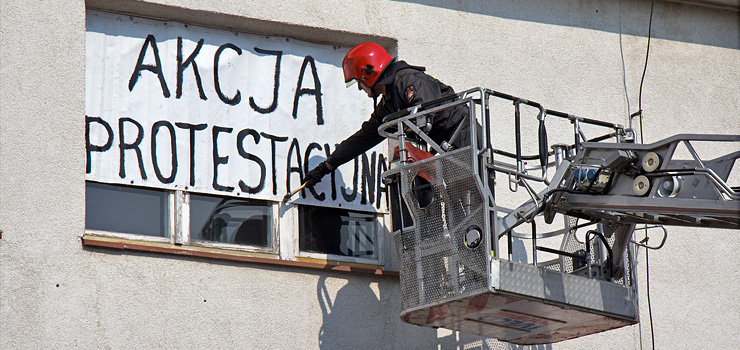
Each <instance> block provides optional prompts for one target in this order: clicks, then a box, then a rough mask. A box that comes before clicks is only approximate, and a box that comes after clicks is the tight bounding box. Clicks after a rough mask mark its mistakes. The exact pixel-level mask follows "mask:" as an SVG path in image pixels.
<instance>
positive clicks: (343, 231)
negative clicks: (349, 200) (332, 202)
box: [298, 206, 378, 258]
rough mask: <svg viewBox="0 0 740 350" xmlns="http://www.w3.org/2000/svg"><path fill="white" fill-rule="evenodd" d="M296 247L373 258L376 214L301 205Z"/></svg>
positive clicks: (324, 252) (309, 250) (375, 240)
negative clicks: (298, 244)
mask: <svg viewBox="0 0 740 350" xmlns="http://www.w3.org/2000/svg"><path fill="white" fill-rule="evenodd" d="M298 215H299V221H300V226H299V230H300V231H299V235H300V250H302V251H308V252H316V253H323V254H333V255H340V256H351V257H361V258H377V257H378V253H377V246H376V242H377V236H378V233H377V232H378V228H377V227H378V226H377V223H376V216H375V215H373V214H368V213H361V212H353V211H349V210H344V209H336V208H323V207H312V206H301V207H300V208H299V212H298Z"/></svg>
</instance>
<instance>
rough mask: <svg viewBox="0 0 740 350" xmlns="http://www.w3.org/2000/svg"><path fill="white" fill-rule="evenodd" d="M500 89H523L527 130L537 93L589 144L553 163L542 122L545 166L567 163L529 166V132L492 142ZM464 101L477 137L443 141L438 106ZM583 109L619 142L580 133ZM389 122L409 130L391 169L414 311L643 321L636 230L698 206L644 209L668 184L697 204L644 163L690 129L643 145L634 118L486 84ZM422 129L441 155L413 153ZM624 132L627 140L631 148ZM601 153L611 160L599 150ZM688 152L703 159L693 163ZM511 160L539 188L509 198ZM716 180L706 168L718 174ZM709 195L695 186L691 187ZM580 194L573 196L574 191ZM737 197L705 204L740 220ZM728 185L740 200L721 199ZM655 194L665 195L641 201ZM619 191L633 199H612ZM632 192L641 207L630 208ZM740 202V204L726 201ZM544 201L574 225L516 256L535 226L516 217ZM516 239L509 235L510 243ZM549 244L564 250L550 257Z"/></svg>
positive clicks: (602, 327)
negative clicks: (497, 180)
mask: <svg viewBox="0 0 740 350" xmlns="http://www.w3.org/2000/svg"><path fill="white" fill-rule="evenodd" d="M492 97H496V98H504V99H508V100H510V101H513V103H514V106H515V107H516V119H517V120H516V124H517V130H516V131H517V133H518V132H520V130H519V107H520V105H525V104H526V105H529V106H532V107H535V108H537V109H538V110H539V111H540V112H539V116H538V119H539V120H540V121H541V122H543V121H544V117H545V115H555V116H559V117H562V118H566V119H570V121H571V122H572V123H573V124H575V130H576V132H575V137H576V144H575V145H572V146H565V147H561V149H560V151H562V150H565V154H560V155H559V156H558V157H557V161H556V163H557V164H555V163H548V158H549V157H548V154H547V144H546V143H547V141H546V133H544V130H543V127H542V128H541V130H540V150H544V152H545V154H542V153H540V155H539V156H538V157H536V158H540V159H541V164H542V168H543V169H544V168H547V166H548V164H550V165H553V167H552V168H555V171H554V174H552V177H551V178H548V179H545V175H544V174H545V173H546V171H545V170H543V176H536V175H533V174H532V173H531V171H527V169H525V168H524V167H523V162H522V159H523V157H524V156H522V155H521V149H520V147H519V144H518V143H519V140H518V139H517V150H516V152H515V154H514V153H506V152H501V151H497V150H494V149H492V148H491V147H490V144H491V142H490V141H489V140H490V137H491V136H490V133H489V132H487V131H486V128H487V125H490V120H489V117H490V116H489V113H488V105H489V98H492ZM457 105H466V106H467V108H468V111H469V112H470V114H469V116H468V118H467V120H466V121H465V122H466V123H470V126H471V127H470V128H469V131H470V135H469V136H470V138H471V139H472V140H473V141H472V142H471V143H472V145H471V146H467V147H463V148H459V149H454V148H452V147H450V145H448V144H446V143H444V144H437V143H435V142H434V141H432V140H431V139H430V138H429V137H428V136H427V135H426V131H428V125H429V123H428V118H430V117H432V116H433V115H434V114H435V113H437V112H439V111H440V110H442V109H445V108H452V107H454V106H457ZM583 122H593V123H595V124H597V125H600V126H604V127H607V128H611V129H613V130H614V132H613V134H612V136H614V137H615V138H616V140H617V142H616V143H611V144H610V145H609V146H606V147H600V145H601V144H602V143H600V142H581V141H588V140H585V139H583V140H579V137H582V136H583V133H582V132H581V130H579V123H583ZM541 126H542V123H541ZM480 130H483V131H484V132H480ZM379 132H380V133H381V135H384V136H386V137H388V138H390V139H394V140H396V141H398V146H399V148H400V151H399V154H400V157H399V159H398V160H396V161H395V162H393V163H392V164H391V169H390V170H388V171H386V172H385V173H384V174H383V178H384V182H385V183H386V184H387V185H388V186H389V187H390V194H391V211H392V213H393V220H392V221H393V231H394V232H393V236H394V241H395V246H396V249H397V253H398V257H399V266H400V267H399V269H400V282H401V294H402V305H401V307H402V311H401V319H402V320H403V321H404V322H407V323H410V324H415V325H419V326H427V327H434V328H447V329H452V330H458V331H462V332H466V333H472V334H478V335H482V336H486V337H491V338H496V339H499V340H503V341H507V342H511V343H515V344H545V343H553V342H558V341H563V340H567V339H572V338H577V337H581V336H585V335H589V334H593V333H598V332H602V331H606V330H610V329H615V328H619V327H623V326H627V325H632V324H635V323H637V322H638V321H639V312H638V301H637V291H636V290H637V289H636V283H635V282H636V276H635V271H634V256H633V255H634V253H633V250H632V245H630V244H629V242H630V240H631V237H632V233H633V231H634V229H635V225H636V224H642V223H653V224H661V223H665V224H682V222H679V221H676V220H679V219H682V220H686V217H687V216H690V214H688V213H687V212H688V210H682V212H681V213H680V216H677V215H672V216H661V215H658V214H656V213H652V214H649V215H643V214H644V213H646V212H649V211H650V210H653V211H654V209H655V208H654V207H655V205H654V204H655V203H657V202H655V201H658V200H659V199H661V198H667V199H668V200H670V201H671V203H674V205H673V207H678V208H679V209H686V208H688V207H690V205H689V204H687V203H680V205H675V203H677V201H678V200H680V197H681V196H680V195H678V196H677V195H676V194H675V193H665V192H666V191H668V192H671V189H670V188H668V189H664V190H663V192H661V193H658V189H656V188H652V189H651V190H650V191H646V193H641V194H635V193H633V192H632V191H633V188H632V184H633V183H634V182H635V181H636V180H635V179H634V178H633V177H635V178H636V177H637V175H638V173H639V172H643V173H644V172H645V171H644V170H639V169H638V168H639V163H640V161H641V160H642V158H645V155H646V154H649V153H651V152H652V151H656V152H653V153H656V157H657V158H656V159H658V158H660V159H663V160H664V161H665V163H664V164H665V166H664V168H665V167H670V165H669V163H670V162H669V161H668V160H669V158H670V154H668V153H666V152H667V151H671V152H672V150H673V149H675V147H674V146H675V144H676V143H677V142H681V141H682V140H684V139H681V138H678V139H671V140H668V141H666V142H663V143H660V144H658V145H657V146H655V147H653V148H650V147H647V146H644V145H634V143H632V142H631V140H630V130H625V129H624V128H622V127H621V126H619V125H612V124H609V123H603V122H599V121H592V120H589V119H585V118H578V117H575V116H572V115H568V114H565V113H560V112H557V111H551V110H546V109H544V108H542V106H540V105H539V104H537V103H534V102H531V101H527V100H524V99H519V98H516V97H513V96H510V95H506V94H502V93H498V92H495V91H491V90H484V89H473V90H468V91H466V92H463V93H460V94H458V96H457V98H456V99H454V100H449V99H448V100H446V101H441V102H438V103H437V104H436V105H435V104H426V105H422V106H417V107H413V108H411V109H409V110H406V111H403V112H402V113H400V114H396V115H392V116H390V117H388V118H386V121H385V123H384V124H383V125H382V126H381V127H380V129H379ZM579 134H580V135H579ZM409 135H412V136H409ZM454 137H459V135H457V134H456V135H455V136H453V138H454ZM543 137H544V140H543ZM410 139H414V140H415V141H417V142H418V143H419V144H422V145H424V146H426V147H428V148H429V149H430V150H431V152H434V153H435V156H431V154H427V155H426V156H422V157H412V156H409V155H413V154H418V153H419V151H418V150H417V149H416V148H415V147H413V146H412V145H411V144H409V143H407V141H409V140H410ZM735 139H737V140H735ZM733 140H734V141H740V138H738V137H731V138H730V141H733ZM725 141H726V140H725ZM543 143H544V145H543ZM615 144H622V145H625V147H626V150H625V149H624V147H622V148H620V147H619V146H613V145H615ZM554 148H557V147H554ZM661 152H663V153H661ZM494 154H505V155H508V156H510V157H513V158H514V159H515V160H516V164H513V165H507V164H505V163H503V162H498V161H494V160H493V155H494ZM551 154H552V152H551ZM614 154H616V156H614ZM596 155H598V157H596ZM657 155H660V156H659V157H658V156H657ZM651 156H652V154H651ZM737 157H738V154H731V155H730V156H728V157H727V159H725V160H724V161H722V160H720V161H716V162H714V163H721V164H726V163H727V162H730V161H734V159H735V158H737ZM594 159H601V161H599V162H598V163H597V164H595V163H594ZM699 163H701V161H700V162H699ZM710 163H711V162H710ZM730 163H731V162H730ZM702 164H703V163H702ZM680 165H681V167H682V168H689V165H690V164H686V163H685V162H684V163H680ZM730 167H731V166H730ZM725 168H726V167H725ZM723 169H724V168H723ZM638 170H639V171H638ZM651 170H652V171H655V169H651ZM725 170H727V169H725ZM589 171H591V173H589ZM497 172H498V173H506V174H507V175H508V176H509V180H510V181H514V182H515V184H516V186H521V187H522V188H524V189H525V190H526V192H527V193H529V196H530V197H531V199H530V200H529V201H527V202H525V203H524V204H522V205H521V206H519V207H518V208H516V209H514V210H511V211H509V212H503V211H502V210H501V209H500V208H501V207H499V206H497V205H496V201H495V196H494V188H495V186H494V181H493V180H494V174H495V173H497ZM630 172H632V173H630ZM727 172H729V170H728V171H727ZM625 173H626V174H627V175H625ZM693 174H694V175H696V173H693ZM648 175H649V174H648ZM679 175H680V174H678V173H676V174H674V173H671V172H670V171H667V172H665V173H663V174H661V175H660V176H658V175H655V176H652V177H650V176H648V177H650V179H651V180H648V184H647V185H648V186H649V185H650V183H657V182H659V181H660V180H659V179H670V178H671V176H679ZM683 175H685V176H689V175H688V174H683ZM698 176H700V177H701V174H699V175H698ZM586 177H589V178H590V179H591V180H590V181H589V182H586V183H584V182H583V181H582V179H584V178H586ZM611 177H613V178H611ZM594 178H596V180H594ZM702 178H703V177H702ZM710 180H711V179H710ZM710 180H706V179H705V180H702V181H705V182H706V183H708V184H710V185H712V184H714V183H716V181H714V180H712V181H710ZM719 180H720V182H722V179H719ZM724 180H726V176H724ZM696 181H698V180H695V181H694V182H696ZM713 181H714V182H713ZM528 182H541V185H543V186H546V187H545V188H544V189H543V190H542V191H541V192H539V193H535V191H534V189H533V187H532V186H530V185H528ZM673 182H676V181H674V180H671V184H672V183H673ZM704 184H705V183H704V182H702V184H701V185H704ZM510 188H511V185H510ZM627 191H629V193H627ZM728 191H729V193H730V196H733V195H736V192H735V191H734V190H733V189H731V188H728ZM588 194H593V196H591V197H588ZM607 194H608V195H611V196H613V197H612V198H611V199H610V200H607V199H605V198H606V197H603V196H606V195H607ZM695 195H696V194H695V193H693V192H692V193H690V194H689V197H693V196H695ZM568 196H571V198H572V199H573V203H571V201H568V200H566V199H567V198H568ZM602 197H603V198H602ZM653 197H655V198H653ZM727 197H728V196H727V195H722V194H720V195H718V196H715V197H712V198H705V199H704V200H705V201H706V202H708V203H709V202H711V203H715V204H717V205H719V206H717V205H715V207H713V208H710V209H712V210H715V211H717V210H716V209H720V210H718V211H717V212H723V214H721V215H719V216H717V215H715V216H712V215H708V214H707V213H703V214H701V215H699V214H696V215H694V216H695V217H698V219H697V220H705V221H704V222H703V223H705V224H706V223H707V222H709V223H713V224H716V227H729V228H733V227H740V222H737V220H735V221H733V219H732V218H733V217H737V215H738V213H740V209H737V203H738V202H737V200H736V199H737V198H727ZM589 198H591V199H590V200H592V201H593V198H597V200H596V203H599V204H600V205H601V208H597V209H592V208H590V206H589V205H588V201H589ZM723 198H724V199H729V200H732V201H733V202H731V204H729V205H728V204H726V203H719V202H721V199H723ZM576 200H578V202H576ZM584 201H585V203H584ZM645 201H647V202H648V204H651V205H644V206H640V205H641V203H645ZM574 203H581V204H580V205H578V204H574ZM608 203H617V204H619V205H620V207H619V208H610V207H609V204H608ZM627 206H629V207H635V208H638V209H636V211H641V212H636V211H635V210H632V211H630V210H627V209H626V207H627ZM728 207H732V208H735V209H730V210H726V208H728ZM723 210H724V211H723ZM733 210H735V211H733ZM537 214H539V215H540V217H542V216H544V217H545V220H546V221H547V222H549V223H551V222H552V221H553V217H554V216H555V214H565V215H562V216H561V217H562V218H563V226H564V229H562V230H560V234H562V235H563V239H562V243H561V244H560V247H559V249H553V248H548V247H545V246H544V245H542V244H538V241H537V239H538V238H542V237H543V235H542V234H540V235H538V234H537V233H536V229H535V227H534V225H533V228H532V233H531V237H529V239H531V241H532V248H531V250H530V253H531V254H532V260H531V261H530V262H529V263H527V262H522V261H521V260H516V259H513V258H512V250H513V249H512V236H515V237H521V236H516V235H517V233H516V232H515V230H514V229H515V228H516V227H519V226H520V225H522V224H527V223H532V221H533V220H534V217H535V215H537ZM705 214H706V215H705ZM575 218H580V219H585V220H586V221H587V223H581V224H580V225H579V224H578V223H577V221H576V220H575ZM650 218H652V219H654V220H651V219H650ZM696 222H700V221H696ZM589 224H591V225H592V227H593V229H591V230H589V231H588V233H587V234H586V239H585V240H584V239H581V240H579V239H577V237H576V236H575V232H576V231H577V230H578V229H580V228H582V227H585V226H587V225H589ZM696 226H700V225H699V224H697V225H696ZM520 235H521V234H520ZM525 238H526V237H525ZM499 240H501V241H502V242H503V244H501V245H500V244H499ZM507 243H508V247H505V246H504V245H506V244H507ZM504 248H507V249H506V251H505V252H504ZM538 251H539V252H543V251H544V252H548V253H550V254H557V256H558V258H557V259H554V260H550V261H541V262H538V261H537V256H536V254H537V252H538Z"/></svg>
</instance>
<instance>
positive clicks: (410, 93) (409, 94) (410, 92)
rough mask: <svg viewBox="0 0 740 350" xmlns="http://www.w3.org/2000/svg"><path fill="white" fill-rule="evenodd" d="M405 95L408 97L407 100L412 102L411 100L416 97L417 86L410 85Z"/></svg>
mask: <svg viewBox="0 0 740 350" xmlns="http://www.w3.org/2000/svg"><path fill="white" fill-rule="evenodd" d="M404 96H405V97H406V102H408V103H411V101H413V100H414V97H415V96H416V88H415V87H414V86H413V85H410V86H409V87H407V88H406V92H404Z"/></svg>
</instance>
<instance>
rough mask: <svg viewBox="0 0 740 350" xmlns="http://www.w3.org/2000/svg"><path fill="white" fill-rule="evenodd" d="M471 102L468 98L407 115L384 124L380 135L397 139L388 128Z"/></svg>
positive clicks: (380, 127)
mask: <svg viewBox="0 0 740 350" xmlns="http://www.w3.org/2000/svg"><path fill="white" fill-rule="evenodd" d="M471 101H472V98H470V97H468V98H466V99H458V100H455V101H453V102H449V103H447V104H444V105H441V106H437V107H434V108H431V109H426V110H423V111H421V112H418V113H415V114H409V115H406V116H403V117H399V118H397V119H392V120H388V121H386V122H384V123H383V124H381V125H380V126H379V127H378V134H380V136H383V137H386V138H393V139H395V138H397V137H398V136H395V135H392V134H391V133H389V132H387V131H386V130H387V129H388V128H391V127H393V126H395V125H397V123H398V122H403V121H407V120H411V119H415V118H419V117H422V116H425V115H427V114H432V113H435V112H438V111H441V110H443V109H447V108H450V107H454V106H457V105H461V104H467V103H470V102H471ZM399 131H400V130H399Z"/></svg>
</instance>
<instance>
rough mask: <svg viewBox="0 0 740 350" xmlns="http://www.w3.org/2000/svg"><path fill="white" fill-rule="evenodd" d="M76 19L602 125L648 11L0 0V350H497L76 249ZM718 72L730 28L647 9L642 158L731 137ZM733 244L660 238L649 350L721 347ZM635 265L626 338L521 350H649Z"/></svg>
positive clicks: (282, 281)
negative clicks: (381, 67)
mask: <svg viewBox="0 0 740 350" xmlns="http://www.w3.org/2000/svg"><path fill="white" fill-rule="evenodd" d="M86 6H89V7H93V8H101V9H108V10H114V11H117V12H124V13H131V14H136V15H139V16H144V17H154V18H164V19H169V20H177V21H183V22H186V23H194V24H199V25H206V26H213V27H222V28H230V29H237V30H242V31H248V32H257V33H267V34H278V35H285V36H293V37H297V38H301V39H307V40H312V41H320V42H336V43H341V44H353V43H357V42H359V41H360V40H367V39H368V38H376V39H378V40H380V41H382V42H384V43H391V42H393V41H394V40H395V41H397V45H398V55H399V56H400V57H401V58H402V59H405V60H407V61H409V62H410V63H412V64H419V65H425V66H426V67H427V69H428V71H429V73H430V74H432V75H434V76H435V77H437V78H439V79H440V80H442V81H445V82H447V83H449V84H451V85H452V86H454V87H455V88H456V89H458V90H462V89H466V88H470V87H475V86H485V87H489V88H493V89H496V90H500V91H504V92H508V93H512V94H516V95H520V96H522V97H526V98H530V99H532V100H535V101H538V102H541V103H543V104H545V106H547V107H548V108H552V109H557V110H562V111H567V112H571V113H575V114H579V115H583V116H593V117H595V118H599V119H605V120H608V121H612V122H618V123H622V124H628V122H629V121H628V117H627V116H628V115H629V113H630V112H634V111H636V110H637V105H638V94H639V87H640V77H641V74H642V69H643V65H644V59H645V47H646V44H647V38H646V35H647V24H648V19H649V17H648V14H649V11H650V2H649V1H642V0H622V1H606V0H602V1H585V0H581V1H578V0H555V1H546V2H541V1H516V2H514V1H503V0H494V1H483V0H469V1H466V0H463V1H443V0H409V1H401V0H399V1H370V0H364V1H361V0H349V1H347V0H343V1H320V2H318V1H312V0H311V1H309V0H303V1H295V0H292V1H291V0H274V1H269V2H256V1H251V2H250V1H210V0H209V1H185V0H169V1H168V0H159V1H156V0H155V1H105V0H96V1H87V2H83V1H70V0H65V1H61V0H50V1H44V2H27V1H19V0H4V1H2V3H0V230H2V239H0V348H3V349H37V348H83V349H93V348H112V349H125V348H172V349H181V348H202V347H207V348H256V349H260V348H272V349H306V348H309V349H310V348H324V349H341V348H369V349H374V348H383V349H434V348H443V349H449V348H452V349H454V348H459V349H463V348H465V349H475V348H483V349H491V348H492V349H513V348H517V347H515V346H509V345H507V344H503V343H499V342H495V341H492V340H485V339H481V338H479V337H475V336H469V335H464V334H459V333H452V332H448V331H444V330H433V329H426V328H419V327H415V326H409V325H406V324H403V323H401V322H400V321H399V320H398V312H399V309H400V293H399V286H398V283H397V281H396V280H395V279H394V278H391V277H369V276H363V275H354V274H343V273H326V272H321V271H314V270H309V269H298V268H286V267H279V266H270V265H256V264H246V263H229V262H219V261H214V260H205V259H192V258H179V257H173V256H169V255H156V254H149V253H130V252H120V251H112V250H102V249H89V248H83V247H82V245H81V243H80V236H81V235H82V234H83V233H84V206H85V197H84V162H85V153H84V152H85V150H84V122H83V116H84V114H85V110H84V96H85V87H84V73H85V28H84V23H85V7H86ZM324 28H326V29H330V30H331V31H330V32H327V31H325V30H324ZM738 62H740V17H739V16H738V12H732V11H723V10H716V9H710V8H703V7H696V6H691V5H687V4H682V3H675V2H662V1H656V4H655V13H654V17H653V38H652V41H651V48H650V61H649V64H648V70H647V74H646V76H645V83H644V86H643V92H642V108H643V110H644V111H645V114H644V119H643V130H638V132H639V131H642V134H643V135H644V139H645V142H653V141H657V140H659V139H662V138H664V137H667V136H670V135H673V134H676V133H686V132H692V133H693V132H698V133H722V134H740V123H738V118H739V117H738V111H740V97H739V96H740V83H738V82H740V65H738ZM628 107H629V108H628ZM555 132H556V131H550V133H551V135H553V133H555ZM500 142H501V147H502V148H505V147H507V146H511V145H512V143H513V137H512V138H511V139H507V140H501V141H500ZM512 205H513V204H512ZM738 233H740V232H737V231H727V230H724V231H721V230H708V229H684V228H670V229H669V237H668V241H667V243H666V246H665V248H664V249H662V250H659V251H656V252H651V253H650V261H649V263H650V287H651V294H650V296H651V304H652V314H653V315H652V316H653V322H654V324H653V326H654V331H655V343H656V346H658V347H661V348H683V349H695V348H717V349H724V348H734V347H737V346H738V345H737V341H738V338H737V335H736V332H735V330H734V326H735V325H737V324H738V323H740V306H738V305H739V304H738V303H737V302H736V301H737V300H738V299H740V290H738V288H736V286H737V284H738V282H740V272H738V270H737V269H735V268H734V266H735V265H737V264H738V263H739V262H740V260H739V259H740V258H738V256H740V238H739V237H740V236H738ZM644 258H645V254H644V251H641V252H640V259H641V260H640V266H639V269H640V281H639V282H640V292H641V302H640V307H641V319H642V324H641V330H642V332H641V333H640V328H639V327H637V326H635V327H627V328H623V329H620V330H616V331H611V332H606V333H602V334H597V335H593V336H588V337H584V338H581V339H577V340H573V341H567V342H563V343H558V344H554V345H552V346H541V347H539V348H548V349H549V348H552V349H565V348H568V349H593V348H600V349H628V348H635V349H638V348H641V346H640V341H641V340H642V344H643V348H650V345H649V344H650V331H649V328H650V326H649V317H648V307H647V303H646V301H647V297H646V293H645V292H646V289H645V287H646V283H645V282H646V280H645V277H646V274H645V265H646V264H645V259H644ZM641 338H642V339H641Z"/></svg>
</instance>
